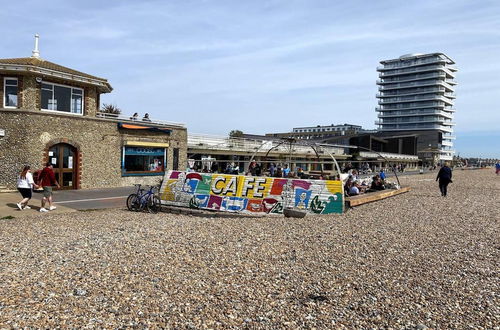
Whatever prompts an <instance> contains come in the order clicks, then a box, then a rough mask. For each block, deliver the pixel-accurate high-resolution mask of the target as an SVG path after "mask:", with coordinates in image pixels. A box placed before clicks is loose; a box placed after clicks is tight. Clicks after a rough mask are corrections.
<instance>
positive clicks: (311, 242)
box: [0, 169, 500, 329]
mask: <svg viewBox="0 0 500 330" xmlns="http://www.w3.org/2000/svg"><path fill="white" fill-rule="evenodd" d="M435 175H436V173H431V174H425V175H411V176H404V177H401V178H400V180H401V184H402V185H404V186H410V187H411V188H412V190H411V191H410V192H408V193H405V194H401V195H398V196H395V197H391V198H388V199H385V200H382V201H378V202H374V203H370V204H365V205H362V206H359V207H356V208H354V209H350V210H348V211H347V212H346V213H344V214H342V215H340V214H338V215H318V216H310V215H308V216H306V217H305V218H303V219H289V218H284V217H282V216H269V217H255V218H249V217H244V218H242V217H223V218H218V217H203V216H189V215H179V214H170V213H159V214H146V213H134V212H129V211H127V210H126V209H125V208H123V209H113V210H99V211H83V212H74V213H68V214H50V213H49V214H36V213H35V212H34V214H33V216H31V217H24V218H14V219H3V220H0V276H1V280H2V285H1V286H0V327H1V328H24V327H34V328H56V327H62V328H66V327H71V328H80V327H84V328H85V327H86V328H126V327H131V328H190V329H205V328H213V329H217V328H251V329H255V328H306V329H312V328H318V329H320V328H321V329H326V328H328V329H331V328H346V329H353V328H363V329H366V328H392V329H425V328H433V329H443V328H477V329H481V328H484V329H495V328H496V329H498V328H500V308H499V306H500V278H499V269H500V267H499V266H500V226H499V220H500V176H496V175H495V173H494V170H492V169H487V170H466V171H462V170H458V169H457V170H455V171H454V177H453V181H454V183H452V184H450V186H449V188H448V197H441V196H440V192H439V189H438V185H437V182H435V181H434V180H435Z"/></svg>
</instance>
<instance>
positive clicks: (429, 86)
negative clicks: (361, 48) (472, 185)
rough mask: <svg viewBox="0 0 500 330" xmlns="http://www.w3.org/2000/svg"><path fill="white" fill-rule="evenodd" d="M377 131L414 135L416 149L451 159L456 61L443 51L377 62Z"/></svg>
mask: <svg viewBox="0 0 500 330" xmlns="http://www.w3.org/2000/svg"><path fill="white" fill-rule="evenodd" d="M380 63H381V64H382V66H380V67H378V68H377V71H378V72H379V78H380V79H379V80H377V84H378V85H379V93H378V94H377V98H378V104H379V106H378V107H376V111H377V112H378V120H377V121H376V122H375V124H376V125H378V131H379V132H380V133H381V135H393V134H415V135H417V136H418V145H417V152H418V153H419V154H421V155H424V154H427V153H429V152H435V153H436V158H437V161H439V162H441V161H446V160H452V159H453V155H454V153H455V151H454V150H453V140H454V139H455V136H454V134H453V127H454V125H455V123H454V122H453V115H454V113H455V108H454V100H455V86H456V82H455V81H454V79H455V75H456V72H457V69H456V68H455V67H454V66H453V64H455V62H454V61H453V60H452V59H451V58H449V57H448V56H446V55H445V54H443V53H432V54H408V55H403V56H401V57H399V58H397V59H392V60H385V61H381V62H380Z"/></svg>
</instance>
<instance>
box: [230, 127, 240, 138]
mask: <svg viewBox="0 0 500 330" xmlns="http://www.w3.org/2000/svg"><path fill="white" fill-rule="evenodd" d="M242 136H243V132H242V131H240V130H239V129H233V130H232V131H231V132H229V137H232V138H233V137H242Z"/></svg>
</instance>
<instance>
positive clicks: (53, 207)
mask: <svg viewBox="0 0 500 330" xmlns="http://www.w3.org/2000/svg"><path fill="white" fill-rule="evenodd" d="M55 209H57V207H55V206H51V207H49V211H54V210H55Z"/></svg>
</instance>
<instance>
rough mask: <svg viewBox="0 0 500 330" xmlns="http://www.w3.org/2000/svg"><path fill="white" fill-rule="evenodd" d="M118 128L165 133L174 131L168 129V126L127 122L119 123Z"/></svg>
mask: <svg viewBox="0 0 500 330" xmlns="http://www.w3.org/2000/svg"><path fill="white" fill-rule="evenodd" d="M118 128H122V129H133V130H140V131H151V132H162V133H165V134H170V133H171V132H172V130H171V129H168V128H161V127H152V126H142V125H134V124H125V123H118Z"/></svg>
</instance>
